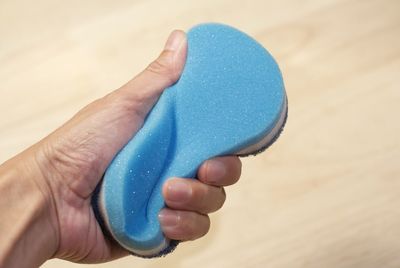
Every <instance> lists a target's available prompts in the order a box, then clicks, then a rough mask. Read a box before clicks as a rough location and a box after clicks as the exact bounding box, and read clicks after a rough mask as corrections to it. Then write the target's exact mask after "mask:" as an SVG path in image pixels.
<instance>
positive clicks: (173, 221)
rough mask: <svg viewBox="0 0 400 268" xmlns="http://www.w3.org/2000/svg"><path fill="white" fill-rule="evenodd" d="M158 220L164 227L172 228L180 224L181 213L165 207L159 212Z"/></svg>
mask: <svg viewBox="0 0 400 268" xmlns="http://www.w3.org/2000/svg"><path fill="white" fill-rule="evenodd" d="M158 220H159V221H160V224H161V226H162V227H165V228H171V227H175V226H177V225H178V222H179V215H178V213H177V212H176V211H173V210H169V209H163V210H161V212H160V213H159V214H158Z"/></svg>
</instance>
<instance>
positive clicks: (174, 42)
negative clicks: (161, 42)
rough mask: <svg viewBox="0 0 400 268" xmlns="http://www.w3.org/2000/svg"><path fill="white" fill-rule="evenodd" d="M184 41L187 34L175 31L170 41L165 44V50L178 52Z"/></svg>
mask: <svg viewBox="0 0 400 268" xmlns="http://www.w3.org/2000/svg"><path fill="white" fill-rule="evenodd" d="M184 39H185V34H184V33H183V32H182V31H178V30H175V31H173V32H172V33H171V34H170V35H169V37H168V40H167V42H166V43H165V46H164V49H165V50H170V51H176V50H178V49H179V47H180V46H181V44H182V41H183V40H184Z"/></svg>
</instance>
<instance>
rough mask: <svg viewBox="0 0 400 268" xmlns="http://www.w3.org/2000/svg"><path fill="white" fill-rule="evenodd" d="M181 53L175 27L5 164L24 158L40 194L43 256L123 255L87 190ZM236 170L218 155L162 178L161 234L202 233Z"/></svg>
mask: <svg viewBox="0 0 400 268" xmlns="http://www.w3.org/2000/svg"><path fill="white" fill-rule="evenodd" d="M186 52H187V41H186V36H185V34H184V32H182V31H174V32H173V33H172V34H171V35H170V37H169V39H168V41H167V43H166V45H165V49H164V51H163V52H162V53H161V55H160V56H159V57H158V59H157V60H155V61H154V62H153V63H151V64H150V65H149V66H148V67H147V68H146V69H145V70H144V71H143V72H142V73H140V74H139V75H137V76H136V77H135V78H133V79H132V80H131V81H129V82H128V83H127V84H126V85H124V86H122V87H121V88H119V89H117V90H115V91H114V92H112V93H110V94H108V95H107V96H105V97H103V98H101V99H98V100H96V101H95V102H93V103H91V104H89V105H88V106H86V107H85V108H84V109H82V110H81V111H80V112H78V113H77V114H76V115H75V116H74V117H73V118H72V119H71V120H69V121H68V122H67V123H66V124H64V125H63V126H62V127H60V128H59V129H57V130H56V131H55V132H54V133H52V134H51V135H49V136H48V137H46V138H45V139H44V140H42V141H41V142H39V143H38V144H35V145H34V146H32V147H31V148H29V149H28V150H26V151H25V152H23V153H22V154H20V155H18V156H17V157H15V158H14V159H13V160H10V161H9V163H8V166H10V165H12V164H10V163H21V162H23V163H25V164H24V170H25V172H23V173H24V174H28V175H27V176H30V177H31V178H30V179H29V180H33V182H34V185H35V187H36V189H37V190H38V191H39V192H40V194H41V197H42V200H43V202H41V203H43V206H44V207H45V211H46V212H45V213H44V214H43V215H45V217H46V219H45V221H44V222H45V224H46V228H44V229H43V230H41V228H37V229H38V230H37V232H47V236H46V237H49V238H50V240H51V241H47V243H48V245H51V246H47V247H46V249H47V248H48V249H47V250H48V251H52V252H49V253H47V255H46V254H45V255H46V258H49V257H58V258H62V259H66V260H70V261H74V262H84V263H96V262H105V261H109V260H112V259H115V258H118V257H121V256H124V255H127V254H128V253H127V252H126V251H125V250H124V249H122V248H121V247H120V246H119V245H117V244H116V243H115V242H113V241H111V240H109V239H108V238H107V237H106V236H104V235H103V232H102V230H101V228H100V226H99V224H98V222H97V221H96V218H95V216H94V212H93V209H92V207H91V196H92V193H93V191H94V190H95V187H96V185H97V184H98V183H99V181H100V180H101V178H102V176H103V174H104V172H105V170H106V168H107V166H108V165H109V164H110V162H111V160H112V159H113V157H114V156H115V155H116V153H117V152H118V151H119V150H120V149H121V148H122V147H123V146H124V145H125V144H126V143H127V142H128V141H129V140H130V138H132V136H134V135H135V133H136V132H137V131H138V130H139V129H140V128H141V126H142V124H143V122H144V120H145V117H146V115H147V114H148V112H149V111H150V110H151V108H152V107H153V105H154V104H155V103H156V101H157V100H158V98H159V96H160V94H161V93H162V92H163V90H164V89H165V88H167V87H169V86H171V85H172V84H174V83H175V82H176V81H177V79H178V78H179V76H180V73H181V71H182V69H183V66H184V63H185V59H186ZM4 169H5V168H4V167H3V170H4ZM240 171H241V163H240V160H239V159H238V158H237V157H234V156H231V157H218V158H215V159H211V160H208V161H206V162H205V163H203V165H202V166H201V167H200V169H199V171H198V179H199V180H187V179H183V178H173V179H170V180H168V181H167V182H166V183H165V184H164V187H163V195H164V198H165V201H166V204H167V206H168V208H165V209H163V210H162V211H161V212H160V216H159V219H160V223H161V226H162V229H163V231H164V233H165V235H166V236H167V237H169V238H171V239H175V240H183V241H184V240H193V239H196V238H199V237H201V236H203V235H205V234H206V233H207V231H208V229H209V226H210V221H209V218H208V215H207V214H208V213H211V212H214V211H216V210H218V209H219V208H221V206H222V205H223V203H224V201H225V192H224V189H223V186H227V185H231V184H233V183H235V182H236V181H237V180H238V179H239V176H240ZM42 222H43V221H42ZM38 235H40V234H38ZM32 246H34V245H32ZM0 259H1V258H0ZM43 261H44V260H43Z"/></svg>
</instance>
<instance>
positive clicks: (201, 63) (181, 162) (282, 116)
mask: <svg viewBox="0 0 400 268" xmlns="http://www.w3.org/2000/svg"><path fill="white" fill-rule="evenodd" d="M187 37H188V54H187V60H186V65H185V67H184V70H183V73H182V75H181V78H180V79H179V81H178V82H177V83H176V84H175V85H173V86H171V87H170V88H168V89H166V90H165V91H164V92H163V94H162V95H161V97H160V99H159V101H158V102H157V104H156V105H155V106H154V108H153V109H152V111H151V112H150V114H149V115H148V117H147V118H146V121H145V123H144V125H143V127H142V128H141V129H140V130H139V132H138V133H137V134H136V135H135V136H134V137H133V138H132V140H131V141H129V143H128V144H127V145H126V146H125V147H124V148H123V149H122V150H121V151H120V152H119V153H118V154H117V156H116V157H115V158H114V160H113V161H112V163H111V165H110V166H109V167H108V169H107V171H106V173H105V175H104V179H103V181H102V184H101V185H100V187H99V192H98V194H97V195H96V196H95V200H94V202H93V203H94V207H95V210H96V211H97V214H98V217H99V219H100V221H101V222H102V223H103V227H104V228H105V229H106V230H105V231H106V232H108V233H109V234H110V235H111V236H112V237H113V238H114V239H115V240H116V241H117V242H118V243H119V244H120V245H121V246H122V247H124V248H126V249H127V250H129V251H130V252H132V253H133V254H135V255H140V256H144V257H153V256H159V255H163V254H166V253H168V252H170V251H171V250H172V249H173V248H174V247H175V246H176V244H177V241H170V240H169V239H168V238H166V237H165V236H164V235H163V233H162V230H161V228H160V224H159V221H158V213H159V211H160V209H162V208H163V207H164V206H165V204H164V199H163V197H162V193H161V189H162V185H163V183H164V182H165V181H166V179H168V178H170V177H188V178H195V177H196V172H197V169H198V168H199V166H200V165H201V163H202V162H204V161H205V160H207V159H209V158H212V157H215V156H220V155H248V154H255V153H257V152H259V151H261V150H263V149H265V148H266V147H267V146H269V145H270V144H271V143H272V142H274V141H275V139H276V138H277V137H278V135H279V133H280V131H281V130H282V128H283V125H284V123H285V121H286V116H287V101H286V94H285V90H284V85H283V81H282V76H281V73H280V71H279V68H278V66H277V64H276V62H275V61H274V59H273V58H272V57H271V55H270V54H269V53H268V52H267V51H266V50H265V49H264V48H263V47H262V46H261V45H260V44H259V43H257V42H256V41H255V40H253V39H252V38H251V37H249V36H247V35H246V34H244V33H242V32H240V31H238V30H236V29H234V28H231V27H229V26H225V25H221V24H202V25H198V26H196V27H194V28H192V29H191V30H190V31H189V32H188V34H187Z"/></svg>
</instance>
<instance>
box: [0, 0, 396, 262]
mask: <svg viewBox="0 0 400 268" xmlns="http://www.w3.org/2000/svg"><path fill="white" fill-rule="evenodd" d="M207 21H217V22H223V23H228V24H231V25H233V26H236V27H238V28H240V29H242V30H243V31H245V32H247V33H249V34H250V35H252V36H254V37H255V38H256V39H258V40H259V41H260V42H261V43H262V44H263V45H264V46H265V47H267V48H268V49H269V50H270V51H271V53H272V54H273V55H274V56H275V57H276V59H277V61H278V62H279V64H280V66H281V69H282V72H283V74H284V77H285V83H286V88H287V92H288V97H289V112H290V113H289V120H288V123H287V127H286V129H285V131H284V133H283V135H282V137H281V139H280V140H279V142H278V143H277V144H275V145H274V146H273V147H272V148H271V149H270V150H268V151H267V152H265V153H264V154H262V155H260V156H258V157H256V158H249V159H245V160H244V172H243V176H242V179H241V181H240V182H239V183H238V184H237V185H235V186H233V187H231V188H228V189H227V194H228V198H227V202H226V205H225V207H224V208H223V210H222V211H221V212H218V213H216V214H215V215H213V216H212V228H211V231H210V233H209V234H208V235H207V236H206V237H205V238H203V239H201V240H198V241H195V242H190V243H186V244H182V245H181V246H180V247H179V248H178V249H177V250H176V252H175V253H173V254H172V255H170V256H168V257H166V258H162V259H158V260H141V259H138V258H135V257H128V258H124V259H122V260H119V261H115V262H111V263H108V264H104V265H99V267H119V268H123V267H146V268H155V267H190V268H197V267H217V268H223V267H318V268H319V267H325V268H333V267H335V268H337V267H340V268H341V267H367V268H369V267H371V268H372V267H400V253H399V252H400V239H399V237H400V123H399V116H400V1H397V0H393V1H383V0H365V1H362V0H360V1H356V0H348V1H344V0H343V1H340V0H337V1H333V0H330V1H328V0H326V1H317V0H307V1H298V0H285V1H266V0H259V1H250V0H248V1H232V0H218V1H215V0H204V1H173V0H171V1H147V0H146V1H145V0H141V1H128V0H123V1H97V0H96V1H95V0H92V1H75V0H74V1H50V0H38V1H21V0H18V1H16V0H2V1H1V2H0V36H1V37H0V62H1V64H0V81H1V82H0V93H1V95H0V96H1V97H0V109H1V113H0V161H3V160H6V159H7V158H9V157H11V156H12V155H14V154H16V153H18V152H19V151H21V150H22V149H24V148H26V147H27V146H29V145H30V144H32V143H34V142H36V141H38V140H39V139H41V138H42V137H44V136H45V135H46V134H47V133H49V132H51V131H52V130H53V129H55V128H56V127H57V126H59V125H60V124H61V123H63V122H64V121H65V120H67V119H68V118H70V117H71V116H72V115H73V114H74V113H75V112H76V111H77V110H78V109H79V108H81V107H82V106H83V105H85V104H86V103H88V102H90V101H92V100H94V99H96V98H98V97H100V96H103V95H104V94H106V93H107V92H109V91H110V90H112V89H115V88H117V87H118V86H120V85H121V84H123V83H124V82H125V81H127V80H128V79H130V77H132V75H134V74H136V73H137V72H139V71H140V70H141V69H143V68H144V67H145V66H146V65H147V64H148V63H149V62H150V60H151V59H153V58H154V57H155V56H156V55H157V54H158V53H159V51H160V49H161V47H162V45H163V43H164V41H165V39H166V37H167V36H168V33H169V32H170V31H171V30H172V29H174V28H181V29H188V28H190V27H191V26H192V25H194V24H196V23H200V22H207ZM44 267H47V268H51V267H80V266H79V265H72V264H71V263H68V262H63V261H59V260H52V261H50V262H48V263H47V264H45V265H44Z"/></svg>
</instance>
